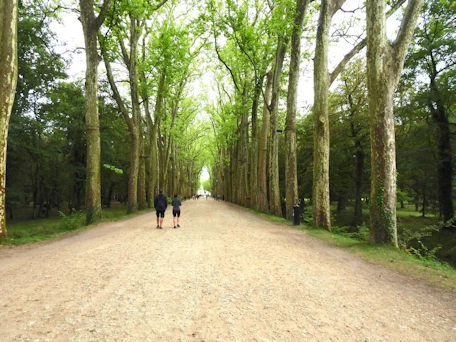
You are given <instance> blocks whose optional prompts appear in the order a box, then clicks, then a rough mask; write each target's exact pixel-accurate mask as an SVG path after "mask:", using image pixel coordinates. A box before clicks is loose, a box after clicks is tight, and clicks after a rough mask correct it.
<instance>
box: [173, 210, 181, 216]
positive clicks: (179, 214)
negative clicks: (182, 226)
mask: <svg viewBox="0 0 456 342" xmlns="http://www.w3.org/2000/svg"><path fill="white" fill-rule="evenodd" d="M173 216H174V217H176V216H177V217H180V216H181V211H180V210H174V209H173Z"/></svg>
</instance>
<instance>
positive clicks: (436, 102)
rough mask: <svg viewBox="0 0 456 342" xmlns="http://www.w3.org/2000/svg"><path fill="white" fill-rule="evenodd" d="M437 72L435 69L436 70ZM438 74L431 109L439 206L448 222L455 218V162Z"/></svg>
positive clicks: (433, 79)
mask: <svg viewBox="0 0 456 342" xmlns="http://www.w3.org/2000/svg"><path fill="white" fill-rule="evenodd" d="M434 70H435V69H434ZM436 74H437V73H436V72H435V73H434V74H433V75H432V77H431V82H430V91H431V100H430V101H429V102H430V103H429V107H430V110H431V113H432V117H433V119H434V121H435V122H436V123H437V144H438V145H437V151H438V153H437V175H438V187H439V206H440V213H441V215H442V216H443V220H444V221H445V222H446V221H448V220H451V219H452V218H453V216H454V206H453V194H452V189H453V162H452V153H451V130H450V123H449V120H448V115H447V113H446V108H445V105H444V104H443V101H442V98H441V94H440V92H439V89H438V87H437V84H436V80H435V79H436Z"/></svg>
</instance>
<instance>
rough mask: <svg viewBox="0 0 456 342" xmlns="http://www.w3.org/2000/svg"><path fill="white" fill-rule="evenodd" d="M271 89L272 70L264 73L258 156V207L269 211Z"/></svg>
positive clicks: (263, 210)
mask: <svg viewBox="0 0 456 342" xmlns="http://www.w3.org/2000/svg"><path fill="white" fill-rule="evenodd" d="M271 91H272V72H268V73H267V75H266V89H265V91H264V103H263V119H262V127H261V137H260V146H259V158H258V209H259V210H260V211H261V212H263V213H267V212H269V202H268V177H267V160H268V132H269V121H270V118H269V106H270V98H271Z"/></svg>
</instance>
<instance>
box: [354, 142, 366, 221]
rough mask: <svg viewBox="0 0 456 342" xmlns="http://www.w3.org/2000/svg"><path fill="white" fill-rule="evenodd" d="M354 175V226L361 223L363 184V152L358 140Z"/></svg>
mask: <svg viewBox="0 0 456 342" xmlns="http://www.w3.org/2000/svg"><path fill="white" fill-rule="evenodd" d="M355 149H356V152H355V156H356V174H355V212H354V222H353V223H354V224H355V225H357V226H359V225H361V224H362V223H363V202H362V201H361V196H362V191H363V182H364V151H363V150H362V146H361V143H360V141H359V140H356V141H355Z"/></svg>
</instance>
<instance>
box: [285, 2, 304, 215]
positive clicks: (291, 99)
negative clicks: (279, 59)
mask: <svg viewBox="0 0 456 342" xmlns="http://www.w3.org/2000/svg"><path fill="white" fill-rule="evenodd" d="M308 5H309V0H298V1H297V2H296V13H295V18H294V23H293V31H292V33H291V53H290V56H291V60H290V71H289V78H288V96H287V117H286V121H285V141H286V152H285V155H286V158H287V160H286V162H285V184H286V185H285V188H286V190H285V203H286V209H285V213H286V217H287V218H288V219H291V218H292V215H293V208H292V205H293V204H295V203H297V202H298V175H297V173H298V169H297V157H296V101H297V98H298V91H297V90H298V81H299V65H300V62H301V33H302V24H303V22H304V16H305V14H306V10H307V6H308Z"/></svg>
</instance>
